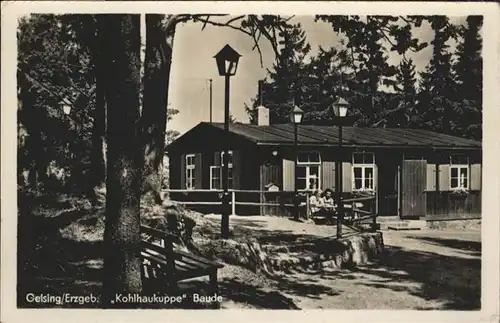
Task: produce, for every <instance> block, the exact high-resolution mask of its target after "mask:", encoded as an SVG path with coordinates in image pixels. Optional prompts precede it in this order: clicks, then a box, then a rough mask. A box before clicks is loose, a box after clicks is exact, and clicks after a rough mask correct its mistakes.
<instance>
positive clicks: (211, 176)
mask: <svg viewBox="0 0 500 323" xmlns="http://www.w3.org/2000/svg"><path fill="white" fill-rule="evenodd" d="M228 153H229V155H230V156H231V162H230V163H228V165H227V166H228V171H229V169H231V171H230V174H229V175H230V176H228V182H229V183H228V184H229V185H228V186H229V187H228V189H232V187H233V175H234V174H233V172H232V169H233V160H232V157H233V151H232V150H229V151H228ZM223 165H224V151H221V152H220V166H216V165H213V166H210V189H211V190H221V189H222V186H223V185H222V178H223V176H222V169H223ZM213 169H219V172H218V173H219V177H213V172H212V170H213ZM215 178H218V179H219V183H220V187H214V185H213V180H214V179H215Z"/></svg>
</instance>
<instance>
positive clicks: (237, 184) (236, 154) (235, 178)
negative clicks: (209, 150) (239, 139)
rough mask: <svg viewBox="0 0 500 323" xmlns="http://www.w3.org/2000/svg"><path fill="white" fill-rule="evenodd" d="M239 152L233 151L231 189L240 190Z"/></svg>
mask: <svg viewBox="0 0 500 323" xmlns="http://www.w3.org/2000/svg"><path fill="white" fill-rule="evenodd" d="M240 177H241V150H233V189H235V190H239V189H240Z"/></svg>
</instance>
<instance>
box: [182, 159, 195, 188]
mask: <svg viewBox="0 0 500 323" xmlns="http://www.w3.org/2000/svg"><path fill="white" fill-rule="evenodd" d="M189 158H192V161H193V163H192V164H189V163H188V160H189ZM185 161H186V163H185V164H186V170H185V174H184V175H185V177H184V178H185V185H186V189H187V190H194V189H195V188H196V175H195V170H196V155H195V154H186V160H185Z"/></svg>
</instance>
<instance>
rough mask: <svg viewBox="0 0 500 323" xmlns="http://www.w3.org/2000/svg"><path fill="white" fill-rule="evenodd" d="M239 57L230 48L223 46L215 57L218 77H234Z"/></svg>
mask: <svg viewBox="0 0 500 323" xmlns="http://www.w3.org/2000/svg"><path fill="white" fill-rule="evenodd" d="M240 57H241V55H240V54H239V53H238V52H237V51H235V50H234V49H233V48H232V47H231V46H229V45H226V46H224V47H223V48H222V49H221V50H220V51H219V52H218V53H217V54H216V55H215V56H214V58H215V61H216V62H217V69H218V70H219V75H220V76H234V75H235V74H236V70H237V69H238V62H239V60H240Z"/></svg>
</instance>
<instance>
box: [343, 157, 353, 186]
mask: <svg viewBox="0 0 500 323" xmlns="http://www.w3.org/2000/svg"><path fill="white" fill-rule="evenodd" d="M342 173H343V174H342V192H344V193H347V192H351V191H352V165H351V163H349V162H343V163H342Z"/></svg>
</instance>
